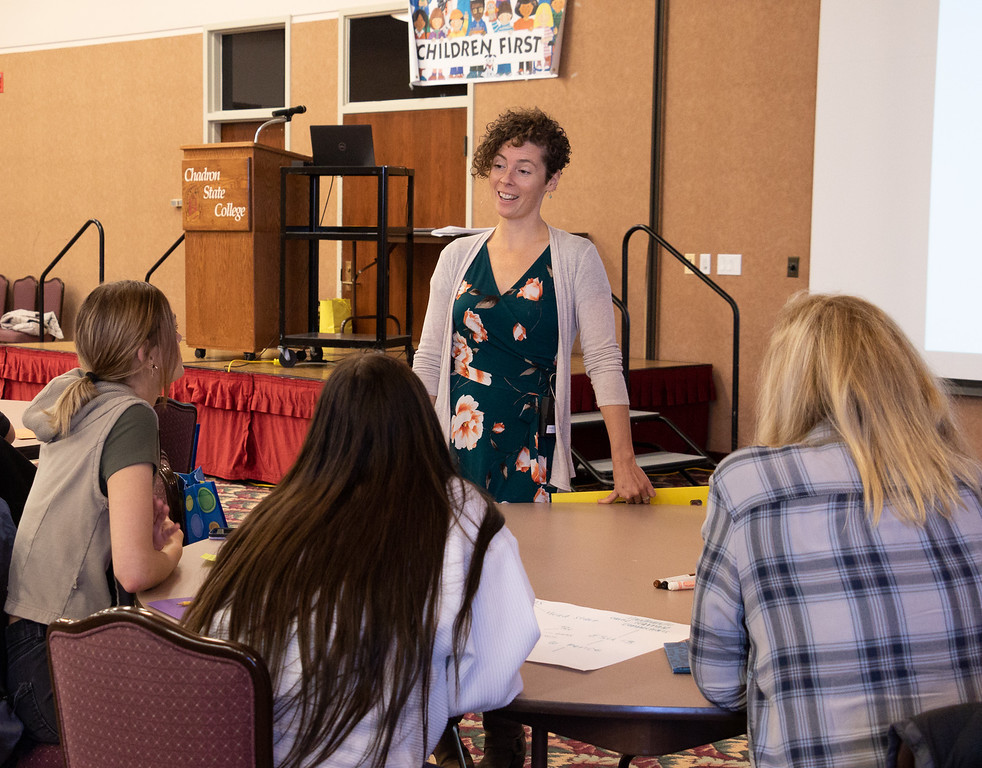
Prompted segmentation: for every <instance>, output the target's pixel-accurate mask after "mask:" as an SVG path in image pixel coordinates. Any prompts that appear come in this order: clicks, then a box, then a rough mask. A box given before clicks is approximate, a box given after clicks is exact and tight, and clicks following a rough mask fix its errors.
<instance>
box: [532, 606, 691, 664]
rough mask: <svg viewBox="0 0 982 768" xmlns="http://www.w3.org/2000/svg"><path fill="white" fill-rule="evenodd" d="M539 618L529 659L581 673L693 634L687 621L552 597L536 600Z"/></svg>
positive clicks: (632, 656)
mask: <svg viewBox="0 0 982 768" xmlns="http://www.w3.org/2000/svg"><path fill="white" fill-rule="evenodd" d="M535 617H536V619H537V620H538V622H539V630H540V631H541V632H542V636H541V637H540V638H539V642H537V643H536V644H535V648H533V649H532V653H530V654H529V657H528V660H529V661H533V662H536V663H539V664H555V665H557V666H560V667H569V668H570V669H578V670H580V671H583V672H586V671H589V670H591V669H600V668H602V667H607V666H610V665H611V664H617V663H618V662H621V661H626V660H627V659H632V658H634V657H635V656H640V655H641V654H643V653H650V652H651V651H655V650H658V649H659V648H661V647H662V646H663V645H664V644H665V643H671V642H678V641H679V640H685V639H686V638H687V637H688V636H689V625H688V624H676V623H674V622H671V621H660V620H658V619H649V618H646V617H644V616H630V615H628V614H625V613H613V612H611V611H600V610H597V609H595V608H584V607H583V606H580V605H572V604H570V603H553V602H549V601H548V600H536V601H535Z"/></svg>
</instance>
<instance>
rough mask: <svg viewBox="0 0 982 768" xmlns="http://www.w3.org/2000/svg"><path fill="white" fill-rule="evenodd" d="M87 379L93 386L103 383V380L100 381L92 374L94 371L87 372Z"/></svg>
mask: <svg viewBox="0 0 982 768" xmlns="http://www.w3.org/2000/svg"><path fill="white" fill-rule="evenodd" d="M85 378H87V379H88V380H89V381H91V382H92V383H93V384H95V383H96V382H97V381H102V379H100V378H99V377H98V376H96V375H95V374H94V373H92V371H86V372H85Z"/></svg>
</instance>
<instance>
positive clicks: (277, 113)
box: [273, 104, 307, 120]
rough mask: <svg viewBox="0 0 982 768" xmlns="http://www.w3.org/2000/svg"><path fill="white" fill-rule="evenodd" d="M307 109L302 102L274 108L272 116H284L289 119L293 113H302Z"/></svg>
mask: <svg viewBox="0 0 982 768" xmlns="http://www.w3.org/2000/svg"><path fill="white" fill-rule="evenodd" d="M306 111H307V108H306V107H305V106H304V105H303V104H299V105H298V106H296V107H290V108H289V109H274V110H273V117H285V118H286V119H287V120H289V119H290V118H291V117H293V116H294V115H302V114H303V113H304V112H306Z"/></svg>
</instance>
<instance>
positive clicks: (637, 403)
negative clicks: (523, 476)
mask: <svg viewBox="0 0 982 768" xmlns="http://www.w3.org/2000/svg"><path fill="white" fill-rule="evenodd" d="M77 366H78V358H77V357H76V355H75V354H74V353H71V352H57V351H48V350H40V349H36V348H26V347H25V348H21V347H15V346H0V397H2V398H4V399H7V400H31V399H33V397H34V396H35V395H36V394H37V393H38V392H40V391H41V389H42V387H44V385H45V384H47V383H48V382H49V381H50V380H51V379H53V378H54V377H55V376H58V375H59V374H61V373H64V372H65V371H68V370H71V369H72V368H75V367H77ZM323 386H324V383H323V382H322V381H320V380H311V379H295V378H289V377H286V376H270V375H267V374H252V373H239V372H233V373H227V372H225V371H213V370H206V369H200V368H186V369H185V372H184V377H183V378H182V379H181V380H180V381H178V382H176V383H175V384H174V385H173V386H172V387H171V391H170V396H171V397H173V398H174V399H176V400H180V401H182V402H186V403H194V405H195V406H197V409H198V423H199V424H200V425H201V427H200V432H199V437H198V455H197V463H198V464H199V465H200V466H201V467H202V469H203V470H204V471H205V473H206V474H207V475H210V476H212V477H220V478H225V479H227V480H258V481H261V482H267V483H277V482H279V480H280V478H282V477H283V475H284V473H285V472H286V471H287V469H289V467H290V465H291V464H292V463H293V461H294V459H295V458H296V455H297V453H298V452H299V450H300V446H301V444H302V443H303V439H304V436H305V435H306V432H307V425H308V423H309V420H310V418H311V416H312V415H313V413H314V406H315V404H316V402H317V397H318V395H319V394H320V391H321V388H322V387H323ZM571 398H572V400H571V408H572V411H573V412H574V413H576V412H580V411H586V410H594V409H595V404H594V401H593V390H592V388H591V387H590V384H589V380H588V379H587V378H586V376H585V375H584V374H579V375H575V376H573V380H572V389H571ZM714 398H715V391H714V389H713V381H712V366H710V365H680V366H678V367H662V368H645V369H640V370H635V371H631V405H632V407H633V408H642V409H648V410H658V411H660V412H662V413H663V414H665V415H666V416H668V417H669V418H670V419H672V421H673V422H674V423H675V424H676V425H677V426H678V427H679V428H680V429H682V431H683V432H685V434H686V435H688V436H689V437H690V438H691V439H692V440H694V441H695V442H696V444H697V445H699V446H705V444H706V439H707V432H708V424H709V403H710V401H712V400H713V399H714ZM602 429H603V428H602V427H600V430H602ZM635 437H636V439H638V440H640V441H650V442H657V443H658V444H660V445H663V446H664V447H665V448H666V449H669V450H680V449H681V448H682V446H681V445H679V444H678V443H677V438H675V437H674V436H673V435H671V434H670V433H666V432H665V431H664V427H661V426H660V425H657V424H639V425H637V427H636V428H635ZM587 441H588V442H589V443H591V445H589V446H588V447H587V449H586V450H585V452H586V453H587V454H588V458H592V457H593V455H600V453H602V452H603V450H605V447H604V446H603V438H602V435H600V434H598V436H597V437H596V438H590V437H589V436H588V437H587ZM594 443H596V445H593V444H594ZM591 454H592V455H591ZM608 455H609V454H608Z"/></svg>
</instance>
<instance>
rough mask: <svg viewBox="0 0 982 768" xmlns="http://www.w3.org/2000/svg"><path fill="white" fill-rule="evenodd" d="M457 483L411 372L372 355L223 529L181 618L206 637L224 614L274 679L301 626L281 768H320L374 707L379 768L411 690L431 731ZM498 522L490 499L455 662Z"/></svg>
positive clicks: (334, 376)
mask: <svg viewBox="0 0 982 768" xmlns="http://www.w3.org/2000/svg"><path fill="white" fill-rule="evenodd" d="M454 484H459V486H460V490H461V491H463V488H464V486H463V481H462V480H461V479H460V478H459V476H457V475H456V473H455V470H454V469H453V465H452V463H451V458H450V453H449V450H448V448H447V444H446V441H445V440H444V438H443V434H442V432H441V430H440V426H439V422H438V420H437V418H436V414H435V412H434V411H433V406H432V405H431V404H430V400H429V396H428V395H427V394H426V390H425V389H424V388H423V385H422V383H421V382H420V381H419V379H417V378H416V376H415V375H414V374H413V373H412V371H411V370H410V368H409V366H407V365H406V364H405V363H403V362H401V361H399V360H396V359H394V358H390V357H388V356H386V355H384V354H381V353H377V352H368V353H361V354H354V355H351V356H349V357H347V358H346V359H344V360H343V361H342V362H341V363H339V364H338V365H337V367H336V368H335V369H334V371H333V372H332V373H331V375H330V377H329V378H328V380H327V382H326V384H325V385H324V389H323V391H322V393H321V396H320V399H319V400H318V402H317V408H316V411H315V413H314V416H313V419H312V421H311V424H310V430H309V432H308V433H307V437H306V439H305V441H304V444H303V447H302V448H301V450H300V455H299V456H298V458H297V461H296V463H295V464H294V465H293V466H292V467H291V469H290V470H289V472H287V474H286V476H285V477H284V478H283V480H282V481H281V483H280V484H279V485H278V486H277V487H276V488H275V489H274V490H273V491H272V492H271V493H270V495H269V496H267V497H266V498H265V499H264V500H263V501H262V502H260V503H259V505H257V507H256V508H255V509H254V510H253V511H252V512H251V513H250V514H249V515H248V517H247V518H246V519H245V521H244V522H243V523H242V525H241V526H239V528H238V529H237V530H235V531H234V532H233V533H232V534H231V535H230V536H229V539H228V541H227V542H226V544H225V545H224V546H223V547H222V549H221V552H220V553H219V556H218V560H217V562H216V563H215V565H214V567H213V569H212V572H211V574H210V576H209V578H208V581H207V582H206V584H205V585H204V587H203V589H202V590H201V592H200V594H199V595H198V597H197V598H196V599H195V601H194V604H193V606H192V608H191V610H190V611H189V612H188V614H187V615H186V617H185V619H184V621H185V624H187V625H188V626H189V627H190V628H191V629H192V630H194V631H199V632H201V631H206V630H207V629H208V628H209V627H210V625H211V623H212V621H213V618H214V616H215V614H216V613H218V612H220V611H223V610H227V616H228V629H229V636H230V637H231V638H233V639H235V640H238V641H240V642H244V643H246V644H247V645H250V646H251V647H253V648H255V649H256V650H257V651H258V652H259V653H260V654H261V655H262V656H263V657H264V659H265V660H266V663H267V665H268V666H269V668H270V672H271V674H272V675H273V678H274V681H275V680H276V679H277V677H278V675H279V673H280V670H281V669H282V668H283V666H284V663H285V659H286V656H287V650H288V647H289V644H290V640H291V636H292V633H293V632H294V631H296V633H297V641H298V645H299V653H300V659H301V664H302V669H303V675H302V680H301V683H300V685H299V687H298V689H297V690H295V691H294V692H293V693H292V702H291V703H292V705H293V706H292V707H291V709H296V710H297V711H298V712H299V719H298V721H297V722H299V724H300V725H299V733H298V734H297V738H296V740H295V742H294V744H293V748H292V750H291V751H290V753H289V755H288V756H287V758H286V760H285V762H284V763H283V765H284V766H299V765H300V764H301V762H302V761H304V760H306V759H309V758H311V757H312V756H313V757H314V758H315V759H316V760H317V761H323V760H325V759H327V757H329V756H330V755H331V754H332V753H334V752H335V751H336V750H337V749H338V748H339V747H340V746H341V743H342V742H343V741H344V739H345V738H346V737H347V736H348V735H349V734H350V733H351V731H352V729H353V728H354V727H355V725H357V724H358V723H359V722H360V721H361V720H363V719H364V718H365V717H366V716H367V715H368V714H369V713H370V712H371V711H372V710H373V709H374V708H376V707H377V708H378V710H379V724H380V726H379V731H378V733H377V734H376V735H375V743H374V744H373V747H372V749H373V755H374V759H373V762H374V764H379V765H381V764H383V763H384V762H385V758H386V756H387V755H388V752H389V748H390V745H391V743H392V737H393V733H394V730H395V727H396V724H397V723H398V720H399V717H400V715H401V712H402V710H403V708H404V706H405V704H406V702H407V701H408V700H409V698H410V696H411V695H412V694H413V693H414V691H415V690H417V686H419V689H421V691H422V696H421V698H422V702H423V722H422V724H421V727H422V728H423V732H424V733H425V732H426V728H427V714H426V701H427V699H428V693H429V685H430V680H429V667H430V663H431V659H432V655H433V648H434V642H435V637H436V628H437V618H438V616H439V605H438V603H439V588H440V577H441V573H442V567H443V557H444V549H445V546H446V542H447V534H448V530H449V528H450V526H452V525H454V524H455V520H456V517H457V514H458V513H459V511H460V510H459V509H455V508H453V506H452V505H451V502H450V500H449V498H448V489H450V488H452V487H453V486H454ZM469 492H471V493H477V491H476V489H473V488H472V487H470V488H469ZM456 495H457V496H459V495H460V494H456ZM502 525H503V518H502V517H501V513H500V512H499V511H498V510H497V508H496V507H495V506H494V505H493V504H492V503H490V501H487V509H486V512H485V515H484V519H483V522H482V523H481V525H480V528H479V533H478V535H477V541H476V543H475V550H474V555H473V557H472V560H471V564H470V567H469V571H468V575H467V580H466V583H465V589H464V601H463V606H462V608H461V610H460V613H459V614H458V616H457V619H456V621H455V623H454V635H453V637H454V653H455V658H456V657H457V656H458V655H459V653H460V652H461V650H462V647H463V641H464V638H465V636H466V634H467V632H468V630H469V625H470V610H471V603H472V600H473V597H474V594H475V593H476V591H477V587H478V584H479V582H480V576H481V568H482V565H483V560H484V554H485V552H486V550H487V547H488V544H489V543H490V540H491V538H492V537H493V536H494V534H495V533H496V532H497V531H498V530H499V529H500V528H501V526H502ZM424 757H425V756H421V757H420V760H422V759H423V758H424Z"/></svg>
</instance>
